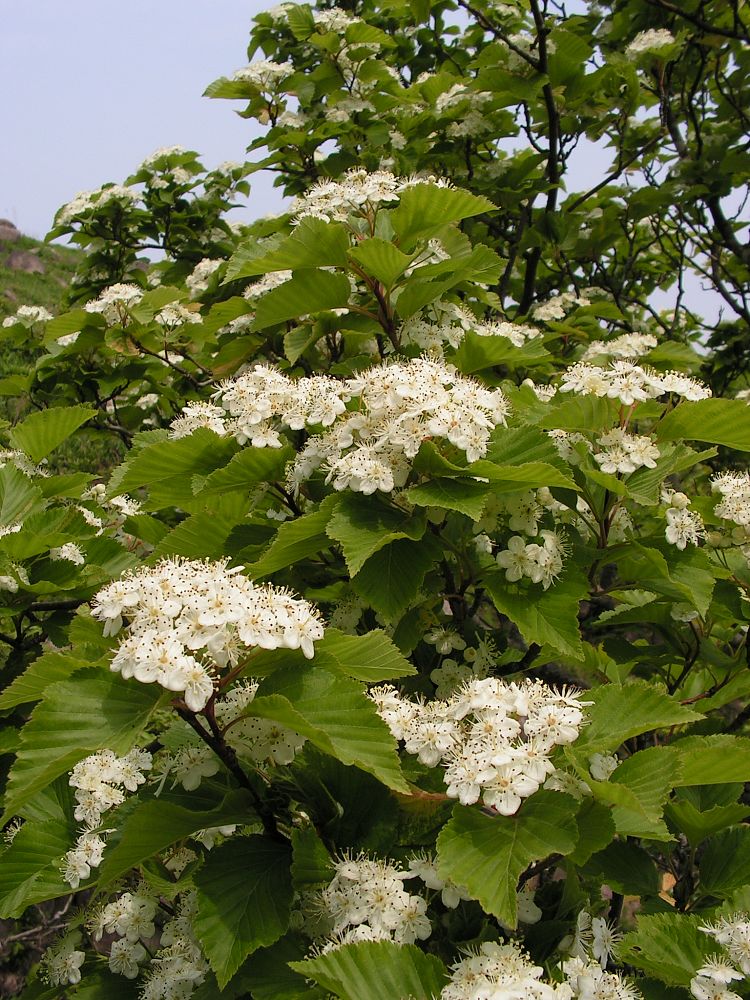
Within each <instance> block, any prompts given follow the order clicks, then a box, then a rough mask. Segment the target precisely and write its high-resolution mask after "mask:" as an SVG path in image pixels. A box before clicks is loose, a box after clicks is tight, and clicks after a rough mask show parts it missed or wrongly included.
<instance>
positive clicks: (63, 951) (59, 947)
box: [39, 938, 86, 986]
mask: <svg viewBox="0 0 750 1000" xmlns="http://www.w3.org/2000/svg"><path fill="white" fill-rule="evenodd" d="M85 960H86V953H85V952H83V951H77V950H76V949H75V948H74V946H73V942H72V941H71V940H70V939H69V938H63V939H62V941H57V942H55V944H53V945H50V947H49V948H48V949H47V950H46V951H45V953H44V954H43V955H42V961H41V968H40V972H39V978H40V979H41V980H42V982H45V983H47V984H48V985H49V986H67V985H70V986H74V985H75V984H76V983H80V981H81V966H82V965H83V963H84V961H85Z"/></svg>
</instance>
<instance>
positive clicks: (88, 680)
mask: <svg viewBox="0 0 750 1000" xmlns="http://www.w3.org/2000/svg"><path fill="white" fill-rule="evenodd" d="M161 694H162V690H161V688H159V686H158V685H147V684H138V683H133V682H132V681H131V682H129V681H124V680H122V678H121V677H119V676H115V675H111V674H109V675H108V674H105V673H103V671H101V670H92V671H87V673H86V675H85V676H84V675H83V674H82V675H81V676H79V677H76V678H75V679H73V680H68V681H58V682H57V683H56V684H52V685H50V686H49V687H48V688H47V689H46V691H45V692H44V700H43V701H42V702H40V704H39V705H37V707H36V708H35V709H34V711H33V712H32V713H31V718H30V719H29V721H28V722H27V723H26V725H25V726H24V728H23V730H22V733H21V747H20V749H19V751H18V755H17V756H16V760H15V763H14V764H13V767H12V768H11V771H10V775H9V776H8V787H7V791H6V796H5V816H4V818H3V820H2V821H0V822H7V821H8V819H9V818H10V817H11V816H13V815H14V814H16V813H18V812H19V811H20V810H21V807H22V806H23V804H24V803H25V802H27V801H28V800H29V799H30V798H31V797H32V796H33V795H34V794H35V793H36V792H37V791H38V790H39V789H40V788H44V787H45V786H46V785H48V784H49V783H50V782H51V781H53V780H54V779H55V778H56V777H57V776H58V775H60V774H63V773H64V772H65V771H69V770H71V768H72V767H73V766H74V765H75V764H77V763H78V761H79V760H82V759H83V758H84V757H86V756H88V755H89V754H91V753H94V752H95V751H97V750H101V749H102V748H104V747H107V748H109V749H111V750H114V751H115V753H118V754H124V753H127V751H128V750H130V748H131V747H132V746H133V744H134V743H135V741H136V740H137V739H138V737H139V735H140V734H141V732H142V730H143V728H144V727H145V725H146V723H147V722H148V720H149V718H150V716H151V713H152V712H153V711H154V709H155V708H156V706H157V704H158V701H159V698H160V697H161Z"/></svg>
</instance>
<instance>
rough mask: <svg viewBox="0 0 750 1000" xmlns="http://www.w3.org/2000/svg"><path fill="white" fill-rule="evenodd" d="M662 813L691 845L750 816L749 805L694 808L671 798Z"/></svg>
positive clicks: (696, 844)
mask: <svg viewBox="0 0 750 1000" xmlns="http://www.w3.org/2000/svg"><path fill="white" fill-rule="evenodd" d="M664 814H665V816H666V817H667V819H669V820H670V822H671V823H672V824H673V825H674V826H675V827H676V828H677V829H678V830H679V832H680V833H684V834H685V836H686V837H687V839H688V840H689V841H690V843H691V844H692V845H693V847H697V846H698V844H700V843H701V842H702V841H703V840H705V839H706V837H710V836H711V834H713V833H719V831H720V830H724V829H726V827H728V826H734V825H735V824H737V823H744V821H745V820H746V819H747V818H748V816H750V806H743V805H740V804H735V805H729V806H712V807H711V808H710V809H705V810H701V809H696V807H695V806H694V805H693V803H692V802H687V801H686V800H683V799H672V800H671V801H670V802H668V803H667V805H666V807H665V809H664ZM748 881H750V879H749V880H748Z"/></svg>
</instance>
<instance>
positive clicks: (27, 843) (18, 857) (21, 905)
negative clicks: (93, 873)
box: [0, 821, 73, 918]
mask: <svg viewBox="0 0 750 1000" xmlns="http://www.w3.org/2000/svg"><path fill="white" fill-rule="evenodd" d="M72 836H73V831H72V830H71V829H70V828H69V827H67V826H66V825H65V824H63V823H58V822H55V821H47V822H45V823H24V825H23V826H22V827H21V829H20V830H19V831H18V833H17V834H16V836H15V837H14V838H13V843H12V844H11V845H10V846H9V847H8V848H7V849H6V850H5V851H3V852H2V854H0V917H2V918H7V917H20V916H21V914H22V913H23V911H24V910H25V909H26V907H27V906H31V905H32V903H40V902H42V901H43V900H47V899H56V898H57V897H58V896H66V895H68V893H69V892H70V886H69V885H68V883H67V882H64V881H63V878H62V875H61V874H60V870H59V867H58V866H59V863H60V860H61V858H62V855H63V854H65V852H66V851H67V850H69V849H70V847H71V846H72V843H71V839H72Z"/></svg>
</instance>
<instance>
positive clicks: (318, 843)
mask: <svg viewBox="0 0 750 1000" xmlns="http://www.w3.org/2000/svg"><path fill="white" fill-rule="evenodd" d="M292 852H293V861H292V882H293V883H294V888H295V890H296V891H297V892H302V891H303V890H305V889H309V888H310V886H320V885H327V884H328V883H329V882H330V881H331V879H332V878H333V876H334V869H333V859H332V858H331V855H330V854H329V853H328V851H327V850H326V848H325V844H324V843H323V841H322V840H321V839H320V837H319V836H318V835H317V833H316V832H315V829H314V828H313V827H311V826H306V827H304V828H303V829H295V830H292Z"/></svg>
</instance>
